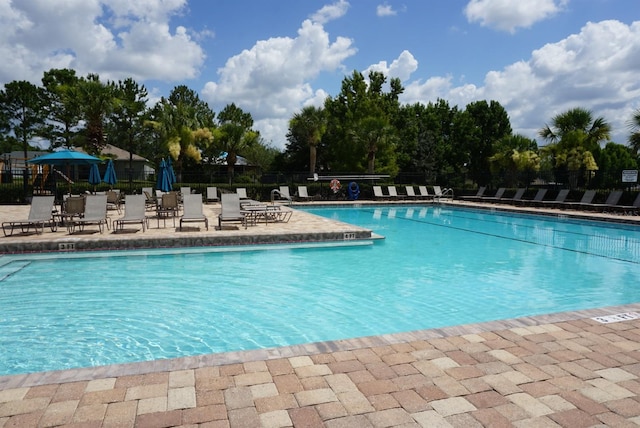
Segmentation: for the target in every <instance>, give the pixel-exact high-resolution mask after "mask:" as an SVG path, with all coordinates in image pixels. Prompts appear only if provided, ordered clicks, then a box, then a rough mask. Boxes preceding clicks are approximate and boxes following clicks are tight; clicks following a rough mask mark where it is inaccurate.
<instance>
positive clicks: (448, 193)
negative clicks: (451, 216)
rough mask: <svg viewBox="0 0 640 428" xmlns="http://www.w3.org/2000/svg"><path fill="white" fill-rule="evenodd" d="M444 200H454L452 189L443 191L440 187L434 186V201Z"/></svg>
mask: <svg viewBox="0 0 640 428" xmlns="http://www.w3.org/2000/svg"><path fill="white" fill-rule="evenodd" d="M442 198H450V199H451V200H453V190H452V189H448V188H447V189H444V190H443V189H442V188H441V187H440V186H433V199H436V200H438V201H440V200H441V199H442Z"/></svg>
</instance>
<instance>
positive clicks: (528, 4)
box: [464, 0, 568, 33]
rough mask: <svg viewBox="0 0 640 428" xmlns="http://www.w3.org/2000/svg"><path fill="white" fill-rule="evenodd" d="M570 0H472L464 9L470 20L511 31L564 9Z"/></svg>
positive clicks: (528, 25) (525, 26) (529, 25)
mask: <svg viewBox="0 0 640 428" xmlns="http://www.w3.org/2000/svg"><path fill="white" fill-rule="evenodd" d="M567 2H568V0H536V1H526V0H525V1H523V0H471V1H470V2H469V3H468V4H467V6H466V7H465V9H464V13H465V15H466V17H467V19H468V20H469V22H480V25H483V26H485V27H490V28H496V29H498V30H502V31H508V32H510V33H513V32H515V30H516V28H518V27H520V28H529V27H531V26H532V25H533V24H535V23H536V22H539V21H542V20H544V19H548V18H549V17H551V16H553V15H555V14H557V13H559V12H560V11H562V10H563V9H564V7H565V6H566V4H567Z"/></svg>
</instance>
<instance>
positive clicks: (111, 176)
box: [102, 159, 118, 186]
mask: <svg viewBox="0 0 640 428" xmlns="http://www.w3.org/2000/svg"><path fill="white" fill-rule="evenodd" d="M102 181H104V182H105V183H107V184H108V185H110V186H113V185H114V184H116V183H117V182H118V177H116V170H115V168H114V166H113V160H111V159H109V163H107V170H106V171H105V173H104V178H103V180H102Z"/></svg>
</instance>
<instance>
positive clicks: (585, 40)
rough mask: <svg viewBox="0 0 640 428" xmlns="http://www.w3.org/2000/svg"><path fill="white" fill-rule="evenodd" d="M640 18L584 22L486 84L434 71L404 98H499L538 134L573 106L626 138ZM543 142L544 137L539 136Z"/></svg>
mask: <svg viewBox="0 0 640 428" xmlns="http://www.w3.org/2000/svg"><path fill="white" fill-rule="evenodd" d="M638 69H640V22H634V23H633V24H631V25H626V24H624V23H621V22H619V21H602V22H598V23H588V24H586V25H585V26H584V27H583V28H582V29H581V31H580V32H579V33H578V34H573V35H571V36H569V37H567V38H566V39H564V40H561V41H559V42H557V43H552V44H547V45H545V46H543V47H541V48H540V49H537V50H535V51H533V52H532V53H531V57H530V58H529V59H528V60H526V61H519V62H516V63H513V64H510V65H508V66H506V67H505V68H503V69H502V70H500V71H490V72H488V73H487V74H486V76H485V80H484V86H482V87H476V86H474V85H461V86H455V85H454V84H453V83H452V78H451V77H450V76H449V77H433V78H430V79H428V80H427V81H425V82H421V81H414V82H411V83H409V84H408V85H406V90H405V93H404V94H403V95H402V97H401V101H402V102H407V103H414V102H422V103H424V104H426V103H428V102H429V101H435V100H436V99H437V98H442V99H445V100H448V101H449V103H450V104H452V105H458V106H459V107H461V108H464V106H465V105H467V104H468V103H470V102H472V101H477V100H482V99H485V100H497V101H498V102H500V103H501V104H502V106H503V107H505V109H506V110H507V112H508V113H509V116H510V119H511V124H512V127H513V128H514V132H518V133H522V134H524V135H526V136H528V137H530V138H536V139H538V140H539V138H538V137H537V133H538V130H539V129H541V128H542V127H543V126H544V125H545V123H547V122H548V121H549V120H550V119H551V118H552V117H553V116H555V115H556V114H558V113H561V112H563V111H566V110H568V109H571V108H575V107H582V108H586V109H588V110H591V111H592V112H593V114H594V116H596V117H599V116H602V117H604V118H605V119H606V120H607V121H609V122H610V123H611V125H612V128H613V140H614V141H615V142H617V143H620V144H625V143H626V142H627V136H628V131H627V127H626V122H627V121H628V120H629V119H630V118H631V114H632V112H633V111H634V109H637V108H638V107H640V102H639V100H640V84H639V83H638V80H637V70H638ZM539 142H540V141H539Z"/></svg>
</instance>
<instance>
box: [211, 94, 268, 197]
mask: <svg viewBox="0 0 640 428" xmlns="http://www.w3.org/2000/svg"><path fill="white" fill-rule="evenodd" d="M252 126H253V118H252V117H251V113H245V112H244V111H242V109H241V108H240V107H237V106H236V105H235V104H234V103H232V104H228V105H227V106H225V108H223V109H222V111H220V113H219V114H218V128H217V129H216V130H215V131H216V134H217V137H218V138H217V140H218V141H219V142H220V143H221V145H222V148H223V149H224V150H225V151H226V152H227V172H228V175H229V184H233V176H234V170H235V165H236V161H237V159H238V154H239V153H240V152H241V151H243V150H244V149H246V148H248V147H250V146H253V145H254V144H256V143H257V142H258V140H259V138H260V134H259V133H258V132H256V131H253V130H252V129H251V127H252Z"/></svg>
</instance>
